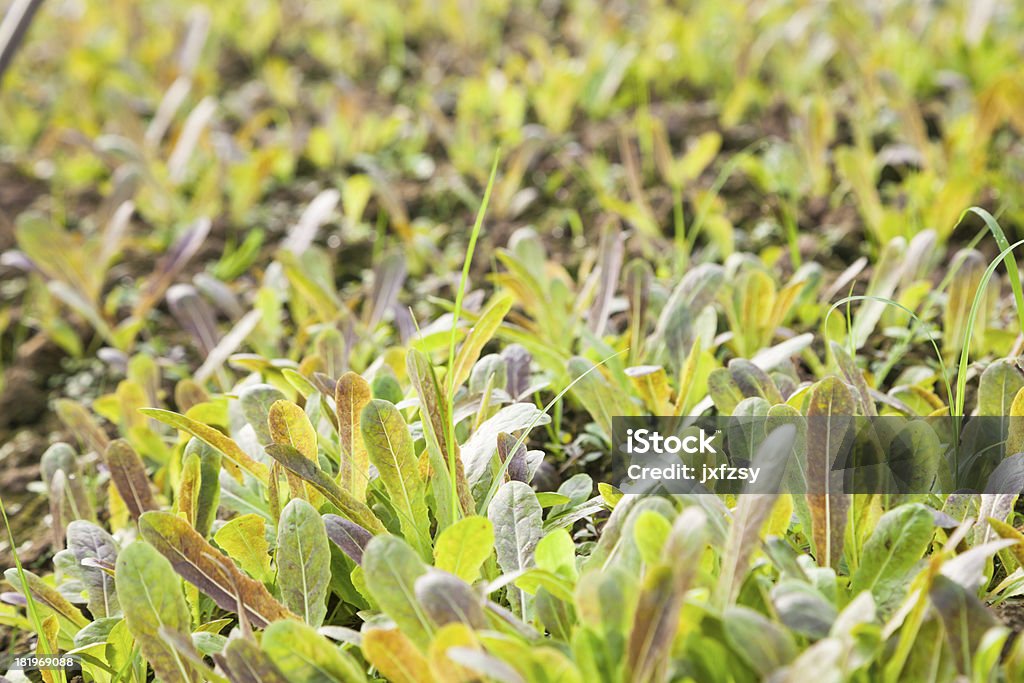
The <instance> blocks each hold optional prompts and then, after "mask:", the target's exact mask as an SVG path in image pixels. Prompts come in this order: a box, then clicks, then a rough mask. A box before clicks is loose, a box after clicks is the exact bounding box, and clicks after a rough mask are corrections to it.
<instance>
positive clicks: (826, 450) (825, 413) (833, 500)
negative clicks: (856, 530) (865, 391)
mask: <svg viewBox="0 0 1024 683" xmlns="http://www.w3.org/2000/svg"><path fill="white" fill-rule="evenodd" d="M853 414H854V403H853V395H852V393H851V392H850V389H849V388H848V387H847V386H846V385H845V384H844V383H843V382H842V381H841V380H839V379H837V378H835V377H826V378H825V379H823V380H822V381H820V382H818V384H817V385H815V386H814V388H813V389H812V391H811V395H810V398H809V399H808V406H807V470H806V471H807V491H808V493H807V505H808V507H809V508H810V510H811V534H812V539H813V542H814V549H815V556H816V558H817V560H818V563H819V564H820V565H821V566H831V567H836V566H838V564H839V558H840V557H841V556H842V554H843V536H844V532H845V529H846V522H847V514H848V511H849V507H850V497H849V495H847V494H842V493H839V494H831V493H830V492H831V490H832V489H833V488H834V484H835V483H836V482H834V478H835V477H836V475H837V473H836V472H835V471H833V469H832V466H831V464H832V463H833V462H834V461H835V459H836V456H837V454H838V453H839V449H840V448H842V442H843V438H844V434H845V432H846V430H848V429H849V428H850V427H851V425H852V421H853ZM838 474H839V475H842V471H839V472H838Z"/></svg>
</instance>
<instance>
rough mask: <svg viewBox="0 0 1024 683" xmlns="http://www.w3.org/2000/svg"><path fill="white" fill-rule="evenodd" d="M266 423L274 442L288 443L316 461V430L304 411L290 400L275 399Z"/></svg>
mask: <svg viewBox="0 0 1024 683" xmlns="http://www.w3.org/2000/svg"><path fill="white" fill-rule="evenodd" d="M267 424H268V425H269V426H270V438H271V440H272V441H273V442H274V443H281V444H286V445H289V446H291V447H292V448H294V449H295V450H297V451H298V452H299V453H302V454H303V455H304V456H306V457H307V458H309V459H310V460H313V461H314V462H315V461H316V459H317V449H316V430H315V429H314V428H313V425H312V423H310V421H309V417H307V416H306V411H304V410H303V409H302V408H300V407H299V406H297V405H295V404H294V403H292V402H291V401H287V400H280V401H275V402H274V404H273V405H271V406H270V411H269V413H268V414H267Z"/></svg>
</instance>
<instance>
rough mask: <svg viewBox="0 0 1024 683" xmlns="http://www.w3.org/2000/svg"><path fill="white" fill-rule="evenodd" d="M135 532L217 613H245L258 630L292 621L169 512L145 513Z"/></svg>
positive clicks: (252, 581)
mask: <svg viewBox="0 0 1024 683" xmlns="http://www.w3.org/2000/svg"><path fill="white" fill-rule="evenodd" d="M139 532H140V533H141V534H142V537H143V538H144V539H146V541H148V542H149V543H150V545H152V546H153V547H154V548H156V549H157V550H158V551H160V554H161V555H163V556H164V557H166V558H167V559H168V560H170V561H171V566H173V567H174V571H176V572H177V573H178V574H179V575H180V576H181V577H182V578H184V579H185V580H186V581H188V582H189V583H191V584H192V585H193V586H195V587H196V588H198V589H199V590H201V591H202V592H203V593H205V594H206V595H208V596H209V597H210V598H212V599H213V601H214V602H215V603H217V606H218V607H220V608H221V609H225V610H228V611H230V612H235V611H237V610H239V609H243V610H245V615H246V617H247V618H248V619H249V620H250V621H251V622H252V623H253V625H255V626H256V627H258V628H262V627H264V626H266V625H267V624H269V623H271V622H272V621H276V620H278V619H295V618H296V617H295V615H294V614H292V613H291V612H290V611H289V610H288V609H287V608H286V607H285V606H284V605H282V604H281V603H279V602H278V601H277V600H275V599H274V597H273V596H272V595H271V594H270V593H269V591H267V589H266V587H265V586H264V585H263V584H262V583H260V582H259V581H256V580H255V579H252V578H250V577H248V576H246V575H245V574H243V573H242V572H241V571H240V570H239V569H238V567H236V566H235V563H234V562H232V561H231V560H230V558H228V557H227V556H225V555H224V554H223V553H221V552H220V551H219V550H217V549H216V548H214V547H213V546H212V545H210V544H209V543H208V542H207V541H206V539H204V538H203V537H202V536H200V535H199V533H198V532H196V530H195V529H193V528H192V527H191V526H189V524H188V522H186V521H185V520H183V519H181V518H180V517H177V516H176V515H174V514H171V513H169V512H156V511H153V512H147V513H145V514H143V515H142V517H140V518H139Z"/></svg>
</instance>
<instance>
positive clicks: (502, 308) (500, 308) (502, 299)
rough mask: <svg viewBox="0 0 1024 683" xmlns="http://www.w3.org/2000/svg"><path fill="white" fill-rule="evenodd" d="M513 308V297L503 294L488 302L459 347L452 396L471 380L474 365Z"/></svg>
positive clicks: (451, 389)
mask: <svg viewBox="0 0 1024 683" xmlns="http://www.w3.org/2000/svg"><path fill="white" fill-rule="evenodd" d="M511 308H512V297H511V295H509V294H506V293H501V294H496V295H495V296H494V297H492V298H491V300H490V301H489V302H487V306H485V307H484V309H483V310H482V311H481V312H480V316H479V317H478V318H477V320H476V324H475V325H473V329H471V330H470V331H469V334H468V335H467V336H466V339H465V341H463V342H462V346H460V347H459V352H458V354H457V355H456V356H455V366H454V369H453V371H452V372H453V374H452V378H451V384H450V385H449V388H450V391H451V393H452V394H454V393H455V391H456V390H457V389H458V388H459V387H461V386H462V383H463V382H465V381H466V380H467V379H468V378H469V374H470V372H471V371H472V370H473V365H474V364H475V363H476V361H477V359H479V358H480V352H481V351H483V349H484V346H485V345H486V344H487V342H489V341H490V340H491V337H493V336H494V333H495V332H497V331H498V327H500V326H501V322H502V320H504V319H505V316H506V315H507V314H508V312H509V309H511Z"/></svg>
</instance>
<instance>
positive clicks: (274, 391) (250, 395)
mask: <svg viewBox="0 0 1024 683" xmlns="http://www.w3.org/2000/svg"><path fill="white" fill-rule="evenodd" d="M284 398H285V395H284V393H282V392H281V390H280V389H278V388H277V387H275V386H273V385H270V384H254V385H252V386H249V387H245V388H244V389H242V390H241V391H240V392H238V403H239V405H240V406H241V407H242V415H244V416H245V421H246V422H248V423H249V425H250V426H251V427H252V428H253V431H255V432H256V438H257V439H259V442H260V443H261V444H266V443H270V442H271V441H273V437H272V436H271V434H270V419H269V418H270V407H271V406H272V405H274V404H275V403H277V402H278V401H280V400H282V399H284Z"/></svg>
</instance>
